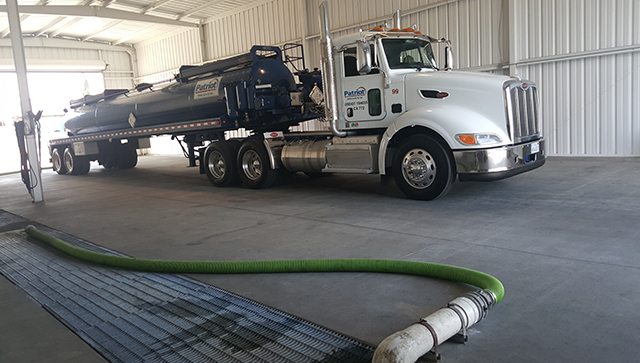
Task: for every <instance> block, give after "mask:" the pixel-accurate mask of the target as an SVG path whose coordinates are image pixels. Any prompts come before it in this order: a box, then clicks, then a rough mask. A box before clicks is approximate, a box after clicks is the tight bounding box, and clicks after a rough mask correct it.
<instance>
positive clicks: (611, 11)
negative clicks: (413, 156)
mask: <svg viewBox="0 0 640 363" xmlns="http://www.w3.org/2000/svg"><path fill="white" fill-rule="evenodd" d="M321 2H322V0H307V1H305V0H268V1H257V2H254V3H251V4H249V5H246V6H244V7H240V8H237V9H236V10H234V11H233V12H232V13H228V14H220V15H218V16H215V17H212V18H209V19H207V20H206V21H205V22H204V23H203V24H202V26H201V28H200V29H189V30H183V31H179V32H177V33H174V34H167V35H166V36H164V37H161V38H159V39H153V40H150V41H146V42H143V43H140V44H136V45H135V50H136V54H137V63H136V64H137V71H138V78H136V83H140V82H143V81H144V82H149V81H151V82H157V81H159V80H162V79H170V78H171V77H172V76H173V74H175V73H176V72H177V69H178V68H179V67H180V66H181V65H184V64H200V63H202V62H207V61H211V60H215V59H221V58H226V57H230V56H234V55H238V54H242V53H246V52H248V51H249V49H250V48H251V46H252V45H254V44H264V45H283V44H285V43H303V44H304V46H305V59H306V66H307V68H313V67H319V66H320V56H319V44H318V40H319V39H318V37H319V21H318V7H319V5H320V3H321ZM329 9H330V12H331V14H330V16H331V19H330V22H331V28H332V30H333V36H335V37H339V36H341V35H345V34H351V33H354V32H358V31H359V29H360V28H362V29H368V28H372V27H374V26H376V25H380V24H382V23H384V22H385V21H387V22H389V23H391V19H392V17H393V13H394V12H395V10H398V9H399V10H400V11H401V15H402V16H401V21H402V24H406V25H407V26H410V25H412V24H416V25H417V26H418V28H419V30H420V31H421V32H422V33H424V34H429V35H431V36H433V37H436V38H442V37H445V38H448V39H450V40H451V41H452V43H453V50H454V55H455V59H454V63H455V68H457V69H459V70H463V71H482V72H490V73H495V74H505V75H518V76H520V77H522V78H524V79H530V80H532V81H534V82H535V83H536V84H537V85H538V87H539V91H540V95H541V97H540V102H541V110H542V112H541V118H542V125H543V126H542V127H543V133H544V135H545V137H546V138H547V140H548V144H547V145H548V146H547V147H548V153H549V155H562V156H622V157H630V156H640V102H638V100H639V99H640V89H639V87H640V23H639V22H636V21H634V20H633V19H640V1H637V0H615V1H613V0H574V1H565V0H546V1H542V0H440V1H437V0H435V1H418V0H393V1H388V0H371V1H368V0H360V1H358V0H353V1H338V0H331V1H329ZM305 127H306V129H320V128H323V127H324V126H323V125H322V124H321V123H316V124H311V125H306V126H305Z"/></svg>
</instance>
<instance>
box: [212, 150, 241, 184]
mask: <svg viewBox="0 0 640 363" xmlns="http://www.w3.org/2000/svg"><path fill="white" fill-rule="evenodd" d="M239 149H240V143H239V142H237V141H224V140H222V141H214V142H212V143H211V144H209V146H207V149H206V150H205V152H204V161H203V162H204V172H205V174H207V179H209V182H210V183H211V184H213V185H214V186H216V187H229V186H233V185H237V184H239V183H240V179H239V176H238V162H237V157H238V150H239Z"/></svg>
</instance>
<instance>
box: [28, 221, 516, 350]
mask: <svg viewBox="0 0 640 363" xmlns="http://www.w3.org/2000/svg"><path fill="white" fill-rule="evenodd" d="M25 232H26V233H27V234H28V235H29V236H31V237H33V238H35V239H37V240H39V241H41V242H44V243H46V244H48V245H50V246H51V247H54V248H56V249H58V250H60V251H62V252H64V253H66V254H68V255H70V256H72V257H75V258H79V259H81V260H85V261H88V262H92V263H97V264H100V265H105V266H111V267H118V268H125V269H131V270H137V271H148V272H166V273H224V274H229V273H233V274H237V273H278V272H284V273H294V272H383V273H400V274H407V275H416V276H427V277H435V278H441V279H444V280H449V281H456V282H461V283H465V284H469V285H473V286H477V287H479V288H481V289H482V290H476V291H473V292H470V293H468V294H465V295H462V296H460V297H458V298H456V299H454V300H452V301H451V302H450V303H449V304H448V305H447V307H445V308H442V309H440V310H438V311H436V312H435V313H433V314H431V315H429V316H427V317H425V318H422V319H421V320H420V322H418V323H416V324H413V325H411V326H409V327H408V328H406V329H404V330H402V331H400V332H397V333H394V334H392V335H391V336H389V337H388V338H386V339H385V340H383V341H382V343H380V345H378V348H377V349H376V351H375V353H374V356H373V363H391V362H393V363H410V362H411V363H413V362H415V361H416V360H417V359H418V358H420V357H421V356H423V355H424V354H426V353H428V352H429V351H431V350H435V353H436V356H437V347H438V344H440V343H442V342H444V341H446V340H447V339H449V338H451V337H452V336H454V335H456V334H457V333H458V332H462V334H463V335H464V336H465V337H466V330H467V329H468V328H469V327H471V326H472V325H474V324H476V323H478V322H479V321H480V320H482V319H483V318H484V317H486V315H487V310H488V309H489V308H490V307H491V306H493V305H495V304H497V303H498V302H500V300H502V298H503V297H504V286H503V285H502V283H501V282H500V281H499V280H498V279H496V278H495V277H493V276H491V275H488V274H485V273H483V272H479V271H474V270H470V269H467V268H463V267H457V266H450V265H441V264H436V263H428V262H418V261H402V260H380V259H333V260H285V261H237V262H231V261H166V260H150V259H141V258H132V257H125V256H117V255H108V254H104V253H99V252H94V251H89V250H85V249H82V248H79V247H75V246H72V245H70V244H68V243H67V242H64V241H62V240H60V239H58V238H56V237H53V236H51V235H48V234H45V233H42V232H40V231H39V230H38V229H36V228H35V227H34V226H27V227H26V228H25Z"/></svg>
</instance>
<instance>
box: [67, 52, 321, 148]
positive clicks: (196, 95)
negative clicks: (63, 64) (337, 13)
mask: <svg viewBox="0 0 640 363" xmlns="http://www.w3.org/2000/svg"><path fill="white" fill-rule="evenodd" d="M301 89H302V88H301ZM300 93H301V92H299V91H298V89H297V85H296V83H295V80H294V78H293V75H292V74H291V72H290V71H289V69H288V68H287V67H286V65H285V64H284V62H283V57H282V52H281V50H280V48H278V47H267V46H254V47H253V48H252V49H251V52H250V53H247V54H244V55H240V56H236V57H233V58H229V59H225V60H221V61H216V62H211V63H207V64H204V65H201V66H183V67H181V68H180V72H179V74H177V75H176V77H175V80H174V81H172V82H171V83H169V84H167V85H164V86H161V87H156V86H153V85H151V84H145V83H143V84H140V85H138V86H137V87H136V89H133V90H107V91H105V92H104V93H103V94H100V95H93V96H86V97H84V98H82V99H79V100H74V101H71V108H72V109H74V110H75V111H76V112H81V113H82V114H80V115H78V116H76V117H74V118H72V119H70V120H68V121H67V122H66V123H65V127H66V129H67V130H68V132H69V134H70V135H79V134H88V133H95V132H104V131H112V130H122V129H130V128H138V127H148V126H155V125H162V124H168V123H177V122H183V121H184V122H188V121H195V120H202V119H211V118H220V119H221V120H222V122H221V124H222V125H223V128H228V129H235V128H239V127H245V128H248V129H252V128H254V127H258V126H260V125H265V124H269V123H279V122H283V123H290V122H293V121H295V122H300V121H303V119H310V118H314V117H317V115H315V116H312V115H307V116H305V114H304V111H303V108H302V107H301V104H299V103H298V102H295V100H296V99H297V98H298V97H301V94H300ZM292 97H293V99H294V102H293V103H292ZM285 115H286V116H285ZM291 115H293V117H292V116H291Z"/></svg>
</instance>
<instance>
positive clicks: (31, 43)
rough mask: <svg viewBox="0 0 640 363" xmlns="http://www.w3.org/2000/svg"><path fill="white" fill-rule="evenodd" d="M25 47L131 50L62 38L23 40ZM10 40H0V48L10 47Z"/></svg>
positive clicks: (124, 46)
mask: <svg viewBox="0 0 640 363" xmlns="http://www.w3.org/2000/svg"><path fill="white" fill-rule="evenodd" d="M22 40H23V42H24V46H25V47H37V48H42V47H48V48H71V49H95V50H110V51H119V52H126V51H129V50H131V49H132V48H131V47H130V46H126V45H118V46H114V45H109V44H104V43H96V42H79V41H77V40H70V39H60V38H45V37H39V38H22ZM10 46H11V42H10V39H0V47H10Z"/></svg>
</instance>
